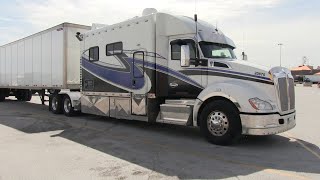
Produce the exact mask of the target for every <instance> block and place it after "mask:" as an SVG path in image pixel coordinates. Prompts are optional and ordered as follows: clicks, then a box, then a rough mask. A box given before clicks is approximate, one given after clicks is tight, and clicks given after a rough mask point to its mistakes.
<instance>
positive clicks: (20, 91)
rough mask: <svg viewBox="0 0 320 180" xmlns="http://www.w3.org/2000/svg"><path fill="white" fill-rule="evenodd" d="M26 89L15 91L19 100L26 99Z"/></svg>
mask: <svg viewBox="0 0 320 180" xmlns="http://www.w3.org/2000/svg"><path fill="white" fill-rule="evenodd" d="M24 94H25V93H24V91H23V90H20V89H18V90H16V92H15V97H16V98H17V100H18V101H23V100H24Z"/></svg>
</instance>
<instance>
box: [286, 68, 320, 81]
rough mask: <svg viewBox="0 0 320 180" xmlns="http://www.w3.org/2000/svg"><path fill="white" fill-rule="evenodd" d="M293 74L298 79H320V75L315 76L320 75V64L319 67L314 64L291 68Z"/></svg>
mask: <svg viewBox="0 0 320 180" xmlns="http://www.w3.org/2000/svg"><path fill="white" fill-rule="evenodd" d="M291 74H292V75H293V77H294V79H295V80H297V81H302V80H303V79H305V78H306V77H307V78H309V79H310V78H311V79H313V78H315V79H319V77H313V76H319V75H320V66H318V67H317V69H314V68H313V66H307V65H303V66H299V67H295V68H292V69H291Z"/></svg>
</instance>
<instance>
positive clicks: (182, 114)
mask: <svg viewBox="0 0 320 180" xmlns="http://www.w3.org/2000/svg"><path fill="white" fill-rule="evenodd" d="M194 102H195V100H166V103H165V104H161V105H160V117H159V119H158V120H157V122H161V123H167V124H177V125H185V126H188V125H192V112H193V105H194Z"/></svg>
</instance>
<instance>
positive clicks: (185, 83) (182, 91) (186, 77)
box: [167, 38, 207, 98]
mask: <svg viewBox="0 0 320 180" xmlns="http://www.w3.org/2000/svg"><path fill="white" fill-rule="evenodd" d="M169 43H170V44H169V58H168V68H169V70H168V83H167V87H168V96H169V97H171V98H196V97H197V96H198V95H199V94H200V92H201V91H202V89H203V88H202V87H203V85H204V84H206V82H205V77H203V76H205V74H204V73H205V72H206V71H204V69H205V68H207V66H205V65H202V64H197V61H196V56H195V55H196V52H199V51H198V49H197V50H196V44H195V41H194V40H193V39H180V38H179V39H177V38H172V39H170V42H169ZM182 45H188V46H189V50H190V59H191V60H190V66H188V67H182V66H181V46H182ZM198 57H199V56H198Z"/></svg>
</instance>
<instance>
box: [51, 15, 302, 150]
mask: <svg viewBox="0 0 320 180" xmlns="http://www.w3.org/2000/svg"><path fill="white" fill-rule="evenodd" d="M77 38H78V39H79V41H81V54H82V55H81V92H64V91H61V92H60V93H58V94H55V95H53V96H52V100H51V102H52V111H53V112H54V113H59V112H61V109H62V111H63V112H64V113H65V114H66V115H72V114H73V113H74V112H75V111H80V110H81V111H82V112H83V113H89V114H96V115H101V116H106V117H112V118H118V119H129V120H141V121H147V122H158V123H169V124H178V125H185V126H196V127H200V129H201V131H202V133H203V134H204V136H205V137H206V138H207V139H208V140H209V141H210V142H212V143H215V144H229V143H231V142H233V141H234V140H235V139H237V137H239V136H240V135H241V134H245V135H270V134H277V133H280V132H284V131H287V130H289V129H291V128H293V127H294V126H295V124H296V123H295V95H294V80H293V77H292V75H291V73H290V71H289V70H288V69H286V68H283V67H275V68H271V69H269V68H266V67H262V66H258V65H255V64H253V63H249V62H247V61H243V60H239V59H237V58H236V56H235V54H234V52H233V50H234V49H235V48H236V46H235V44H234V43H233V41H232V40H231V39H229V38H228V37H227V36H225V35H224V34H223V33H222V31H221V30H220V29H217V28H216V27H214V26H212V25H211V24H209V23H206V22H204V21H200V20H199V21H195V20H194V19H193V18H189V17H184V16H174V15H170V14H166V13H158V12H156V11H150V10H147V11H145V13H144V14H143V16H141V17H136V18H133V19H130V20H127V21H124V22H120V23H117V24H114V25H110V26H103V27H100V28H93V29H92V30H90V31H88V32H85V33H82V34H80V33H78V34H77ZM61 96H64V98H63V97H61ZM66 97H67V98H66ZM62 99H63V100H62ZM59 103H60V104H61V105H59ZM60 108H61V109H60Z"/></svg>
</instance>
